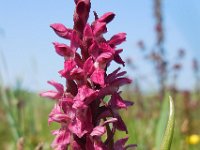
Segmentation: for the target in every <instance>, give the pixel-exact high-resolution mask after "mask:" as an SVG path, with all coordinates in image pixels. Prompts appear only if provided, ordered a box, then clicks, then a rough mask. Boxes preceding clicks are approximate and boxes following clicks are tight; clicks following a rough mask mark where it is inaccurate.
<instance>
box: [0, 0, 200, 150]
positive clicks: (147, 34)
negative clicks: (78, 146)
mask: <svg viewBox="0 0 200 150" xmlns="http://www.w3.org/2000/svg"><path fill="white" fill-rule="evenodd" d="M156 2H158V0H148V1H145V0H141V1H136V0H127V1H126V2H124V1H122V0H121V1H120V0H119V1H117V2H116V1H115V0H108V1H106V3H105V2H102V1H98V0H96V1H92V9H91V10H95V11H96V12H97V13H99V15H101V14H103V13H105V12H108V11H112V12H114V13H115V14H116V17H115V19H114V21H113V22H112V23H111V24H109V25H108V31H109V32H108V34H106V36H107V37H110V36H111V35H113V34H115V33H118V32H126V33H127V41H126V42H125V43H123V45H122V46H121V47H122V48H124V52H123V53H122V58H123V59H124V60H126V67H124V68H123V70H126V71H127V72H128V76H129V77H130V78H132V79H133V83H132V84H131V85H130V86H127V87H124V88H123V90H124V91H125V92H124V95H123V96H124V98H125V99H130V100H132V101H133V102H134V103H135V104H134V106H133V107H131V108H129V109H128V110H127V111H125V112H122V115H123V116H124V120H125V122H126V123H127V126H128V131H129V137H130V138H129V143H136V144H138V149H139V150H149V149H155V148H156V145H157V144H158V143H159V140H160V139H161V137H162V131H163V128H164V126H165V121H166V117H167V114H168V108H167V104H166V100H165V99H167V98H166V97H167V96H165V95H168V94H170V95H172V97H173V99H174V101H175V108H176V124H175V133H174V139H173V142H172V150H173V149H181V150H182V149H183V150H198V149H200V128H199V126H200V116H199V114H200V109H199V108H200V87H199V84H200V82H199V81H200V74H199V67H200V66H199V65H200V64H199V57H200V51H199V49H200V45H199V43H200V40H199V38H198V37H199V35H200V28H199V26H200V8H199V7H198V6H200V2H199V1H198V0H191V1H187V0H177V1H172V0H161V1H160V2H161V5H160V6H161V7H160V10H161V13H160V15H161V17H162V18H163V20H162V21H161V25H162V27H163V30H162V32H163V39H162V41H161V43H158V40H159V38H158V37H159V33H158V30H156V26H157V24H158V22H159V19H158V17H156V16H155V10H156V7H155V4H156ZM0 4H1V5H0V8H1V9H0V90H1V91H0V120H1V121H0V149H2V150H4V149H5V150H7V149H16V146H18V149H19V148H20V147H24V149H39V148H41V147H43V149H50V143H51V141H52V140H53V136H52V135H51V132H50V131H51V130H52V129H55V128H56V127H57V124H52V125H50V126H48V122H47V119H48V114H49V112H50V111H51V108H52V107H53V103H54V102H52V101H50V100H47V99H44V98H41V97H39V95H38V93H39V92H41V91H44V90H48V89H49V88H50V87H49V86H48V84H47V83H46V81H47V80H51V79H54V80H56V81H59V82H64V80H62V79H61V78H60V77H59V75H58V74H57V72H58V71H59V70H60V69H61V68H62V63H63V60H62V58H60V57H58V56H57V55H56V54H55V50H54V48H53V45H52V42H54V41H61V42H62V40H60V39H58V37H57V36H56V35H55V34H54V32H53V31H52V30H51V29H50V27H49V25H50V24H52V23H56V22H60V23H63V24H65V25H66V26H67V27H72V24H73V20H72V19H73V18H72V15H73V11H74V2H73V1H72V0H71V1H66V0H60V1H59V2H58V1H53V0H49V1H47V0H44V1H39V0H35V1H25V0H20V1H12V0H7V1H1V3H0ZM93 19H94V18H93V16H92V15H91V18H90V19H89V22H91V21H92V20H93ZM161 48H162V49H164V51H165V53H164V54H163V53H160V49H161ZM155 56H160V57H159V59H157V58H158V57H155ZM160 58H161V59H160ZM160 61H161V62H163V61H166V63H167V66H166V68H165V69H166V70H165V73H164V74H166V76H167V77H166V78H164V79H162V78H161V77H162V75H163V74H162V73H160V71H159V67H158V66H159V65H160ZM161 66H162V65H161ZM116 67H117V66H116V65H115V64H112V67H111V70H114V69H116ZM111 70H110V71H111ZM162 83H163V84H162ZM162 87H164V93H167V94H163V93H162ZM161 93H162V94H161ZM193 135H197V138H196V142H194V140H193V141H192V140H190V138H191V137H192V136H193ZM119 136H122V134H121V133H119V134H117V136H116V138H118V137H119ZM22 145H24V146H22Z"/></svg>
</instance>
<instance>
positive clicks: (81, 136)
mask: <svg viewBox="0 0 200 150" xmlns="http://www.w3.org/2000/svg"><path fill="white" fill-rule="evenodd" d="M74 2H75V5H76V7H75V11H74V19H73V20H74V27H73V29H71V28H67V27H65V26H64V25H63V24H60V23H55V24H52V25H51V28H52V29H53V30H54V31H55V33H56V34H57V35H58V36H60V37H62V38H64V39H66V40H69V41H70V45H69V46H68V45H66V44H64V43H58V42H54V43H53V45H54V47H55V51H56V53H57V54H58V55H60V56H61V57H63V58H64V68H63V69H62V70H60V71H59V74H60V75H61V77H63V78H65V79H66V87H64V86H63V85H62V84H60V83H57V82H55V81H48V83H49V84H51V85H52V86H54V87H55V89H56V90H55V91H52V90H51V91H47V92H43V93H41V94H40V95H41V96H43V97H47V98H51V99H54V100H55V102H56V104H55V106H54V108H53V109H52V111H51V113H50V115H49V119H48V122H49V123H51V122H57V123H59V124H60V125H61V127H60V129H58V130H55V131H53V132H52V134H53V135H55V136H56V137H55V140H54V141H53V143H52V147H53V148H54V149H56V150H65V149H67V148H71V149H73V150H77V149H82V150H107V149H114V150H119V149H120V150H125V149H127V148H128V147H135V145H127V146H125V143H126V141H127V140H128V137H126V138H123V139H119V140H118V141H116V142H114V134H115V132H116V130H120V131H125V132H126V133H128V131H127V127H126V125H125V123H124V121H123V119H122V118H121V116H120V114H119V113H118V110H119V109H127V107H128V106H131V105H133V103H132V102H130V101H127V100H123V98H122V97H121V96H120V94H121V91H119V89H120V87H121V86H123V85H125V84H130V83H131V80H130V79H128V78H126V77H124V75H125V74H126V72H125V71H122V72H120V68H118V69H116V70H115V71H113V72H112V73H108V71H107V68H108V67H109V66H110V64H111V62H112V61H115V62H116V63H118V64H121V65H123V66H124V61H123V60H122V58H121V57H120V53H121V52H122V51H123V50H122V49H117V46H118V45H119V44H121V43H122V42H124V41H125V40H126V34H125V33H118V34H116V35H114V36H112V37H111V38H110V39H109V40H106V39H105V38H104V36H103V34H104V33H106V32H107V27H106V26H107V24H108V23H109V22H110V21H112V20H113V18H114V16H115V14H114V13H112V12H108V13H105V14H104V15H102V16H101V17H99V16H98V15H97V13H96V12H94V15H95V21H94V22H92V23H91V24H89V23H88V17H89V13H90V7H91V3H90V0H74ZM79 50H80V52H79ZM106 96H110V99H109V100H108V101H105V100H104V98H105V97H106ZM103 135H106V138H104V140H103V138H102V136H103Z"/></svg>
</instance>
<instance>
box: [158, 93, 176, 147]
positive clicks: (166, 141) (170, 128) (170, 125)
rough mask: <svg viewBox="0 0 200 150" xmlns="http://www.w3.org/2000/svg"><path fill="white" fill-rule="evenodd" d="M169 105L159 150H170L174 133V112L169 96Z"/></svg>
mask: <svg viewBox="0 0 200 150" xmlns="http://www.w3.org/2000/svg"><path fill="white" fill-rule="evenodd" d="M169 105H170V111H169V118H168V122H167V127H166V130H165V134H164V136H163V139H162V143H161V146H160V149H161V150H170V147H171V143H172V138H173V133H174V124H175V110H174V102H173V99H172V98H171V96H169Z"/></svg>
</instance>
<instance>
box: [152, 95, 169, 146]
mask: <svg viewBox="0 0 200 150" xmlns="http://www.w3.org/2000/svg"><path fill="white" fill-rule="evenodd" d="M168 95H169V94H168V93H167V94H166V95H165V98H164V100H162V107H161V110H160V116H159V118H158V121H157V127H156V131H155V132H156V137H155V138H156V139H155V149H156V150H160V143H161V142H162V137H163V135H164V132H165V128H166V124H167V120H168V115H167V114H168V108H169V102H168V101H169V99H168Z"/></svg>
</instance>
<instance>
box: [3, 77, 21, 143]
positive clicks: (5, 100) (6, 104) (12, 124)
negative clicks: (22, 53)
mask: <svg viewBox="0 0 200 150" xmlns="http://www.w3.org/2000/svg"><path fill="white" fill-rule="evenodd" d="M0 95H1V97H0V99H1V100H2V102H3V106H4V108H5V111H6V117H7V119H8V123H9V125H10V128H11V131H12V134H13V137H14V140H15V141H17V140H18V139H19V137H20V133H19V130H18V129H17V126H16V124H17V123H16V121H15V118H14V115H13V114H12V112H11V109H12V108H10V106H9V102H8V97H7V94H6V91H5V88H4V85H3V82H2V78H1V75H0Z"/></svg>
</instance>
